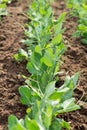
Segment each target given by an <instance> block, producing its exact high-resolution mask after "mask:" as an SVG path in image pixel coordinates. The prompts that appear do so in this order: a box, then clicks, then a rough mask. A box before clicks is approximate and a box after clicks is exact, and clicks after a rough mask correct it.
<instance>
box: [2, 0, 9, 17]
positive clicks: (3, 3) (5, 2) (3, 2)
mask: <svg viewBox="0 0 87 130" xmlns="http://www.w3.org/2000/svg"><path fill="white" fill-rule="evenodd" d="M10 2H11V0H0V20H1V17H2V16H4V15H7V14H8V13H7V10H6V4H7V3H10Z"/></svg>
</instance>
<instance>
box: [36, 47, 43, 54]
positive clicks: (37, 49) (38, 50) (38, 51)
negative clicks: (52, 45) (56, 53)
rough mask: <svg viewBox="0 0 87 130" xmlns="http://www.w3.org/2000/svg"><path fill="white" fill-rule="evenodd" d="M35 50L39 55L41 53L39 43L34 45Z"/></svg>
mask: <svg viewBox="0 0 87 130" xmlns="http://www.w3.org/2000/svg"><path fill="white" fill-rule="evenodd" d="M35 52H37V53H39V54H40V55H42V50H41V46H40V45H37V46H36V47H35Z"/></svg>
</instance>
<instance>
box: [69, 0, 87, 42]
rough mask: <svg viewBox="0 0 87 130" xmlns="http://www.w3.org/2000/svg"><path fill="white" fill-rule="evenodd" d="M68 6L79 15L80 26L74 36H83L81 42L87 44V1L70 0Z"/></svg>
mask: <svg viewBox="0 0 87 130" xmlns="http://www.w3.org/2000/svg"><path fill="white" fill-rule="evenodd" d="M67 6H68V7H69V8H71V9H72V12H73V14H74V16H77V17H78V26H77V29H76V32H75V33H74V35H73V36H75V37H82V40H81V42H82V43H83V44H87V22H86V21H87V1H86V0H80V1H79V0H77V1H76V0H72V2H71V1H70V0H68V1H67Z"/></svg>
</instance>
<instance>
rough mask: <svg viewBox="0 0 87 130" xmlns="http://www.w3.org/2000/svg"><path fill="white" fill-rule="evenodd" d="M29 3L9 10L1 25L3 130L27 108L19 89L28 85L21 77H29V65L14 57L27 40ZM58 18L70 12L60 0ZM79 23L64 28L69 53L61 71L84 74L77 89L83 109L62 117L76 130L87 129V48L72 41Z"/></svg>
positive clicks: (0, 129)
mask: <svg viewBox="0 0 87 130" xmlns="http://www.w3.org/2000/svg"><path fill="white" fill-rule="evenodd" d="M27 3H29V2H28V0H21V1H19V2H12V3H11V4H10V5H9V6H8V12H9V13H10V14H9V15H8V16H6V17H3V20H2V22H1V23H0V130H4V129H7V127H6V126H7V119H8V116H9V115H10V114H14V115H16V116H17V117H18V118H21V117H23V116H24V115H25V111H26V108H25V107H24V106H23V105H22V104H21V103H20V101H19V94H18V87H19V86H20V85H22V84H23V83H24V80H23V79H22V78H21V77H20V75H21V74H24V75H27V71H26V70H25V69H24V68H25V67H24V66H25V63H24V62H23V63H22V64H18V63H16V62H15V61H14V59H13V55H14V53H16V52H17V50H18V49H19V48H20V47H22V44H21V43H20V41H21V39H23V38H24V37H25V36H24V28H23V25H24V23H26V21H27V17H26V16H25V15H24V11H26V8H27V5H29V4H27ZM53 9H54V11H55V16H59V15H60V14H61V13H62V12H64V11H67V9H66V6H65V4H64V1H63V0H61V1H60V0H57V1H56V2H55V3H54V4H53ZM76 25H77V19H75V18H72V17H67V19H66V22H65V23H64V27H66V31H65V33H64V35H63V37H64V42H65V44H66V46H67V51H66V53H65V54H64V56H63V62H64V63H63V65H62V67H61V71H64V75H63V76H61V77H60V79H61V80H63V79H64V77H65V76H66V74H67V73H68V74H69V75H73V74H74V73H75V72H77V71H79V72H80V77H79V81H78V84H77V88H76V89H75V93H74V96H75V97H76V100H77V102H78V103H79V104H80V105H81V109H80V110H78V111H75V112H72V113H66V114H64V115H60V117H63V118H64V119H65V120H66V121H68V122H69V123H70V124H71V126H72V127H71V129H72V130H86V129H87V104H83V102H86V99H87V83H86V82H87V46H86V45H82V44H81V43H80V39H75V38H72V34H73V32H74V31H75V28H76Z"/></svg>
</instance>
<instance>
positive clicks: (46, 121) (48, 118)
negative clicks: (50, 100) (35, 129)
mask: <svg viewBox="0 0 87 130" xmlns="http://www.w3.org/2000/svg"><path fill="white" fill-rule="evenodd" d="M48 113H49V114H48ZM42 117H43V122H44V125H45V127H46V128H47V129H48V128H49V126H50V125H51V121H52V107H51V106H50V105H49V104H46V107H45V109H44V111H43V115H42Z"/></svg>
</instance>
